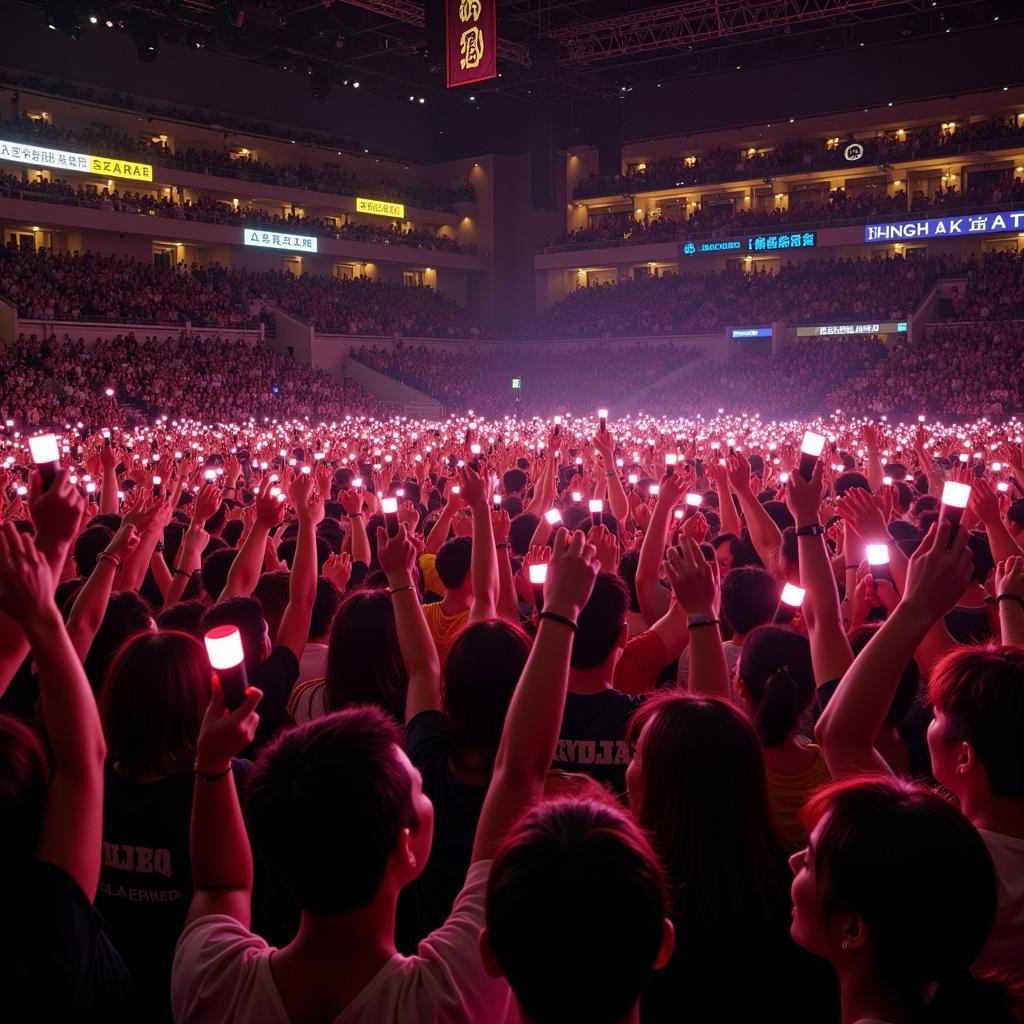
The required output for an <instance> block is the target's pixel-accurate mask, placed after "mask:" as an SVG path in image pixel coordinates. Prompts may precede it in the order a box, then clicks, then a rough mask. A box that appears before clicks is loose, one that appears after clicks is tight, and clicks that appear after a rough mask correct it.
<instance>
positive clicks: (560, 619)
mask: <svg viewBox="0 0 1024 1024" xmlns="http://www.w3.org/2000/svg"><path fill="white" fill-rule="evenodd" d="M537 618H538V619H541V620H543V619H547V620H548V621H549V622H557V623H559V624H560V625H562V626H568V627H569V628H570V629H571V630H572V631H573V632H574V633H578V632H579V629H580V627H579V626H577V625H576V623H575V622H573V621H572V619H567V618H566V617H565V616H564V615H557V614H556V613H555V612H541V613H540V614H539V615H538V616H537Z"/></svg>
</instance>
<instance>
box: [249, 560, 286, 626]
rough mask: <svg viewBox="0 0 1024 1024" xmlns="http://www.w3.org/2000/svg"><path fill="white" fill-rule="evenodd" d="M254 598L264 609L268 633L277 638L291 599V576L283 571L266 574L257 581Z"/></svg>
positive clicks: (253, 593) (262, 574)
mask: <svg viewBox="0 0 1024 1024" xmlns="http://www.w3.org/2000/svg"><path fill="white" fill-rule="evenodd" d="M252 596H253V597H255V598H256V600H257V601H259V603H260V607H261V608H262V609H263V618H264V619H266V621H267V631H268V632H269V633H270V635H271V636H272V637H274V636H277V630H278V627H280V625H281V618H282V616H283V615H284V610H285V608H287V607H288V601H289V600H290V598H291V575H290V574H289V573H287V572H285V571H284V570H283V569H278V570H277V571H276V572H264V573H261V574H260V578H259V579H258V580H257V581H256V586H255V587H254V588H253V592H252Z"/></svg>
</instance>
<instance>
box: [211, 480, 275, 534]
mask: <svg viewBox="0 0 1024 1024" xmlns="http://www.w3.org/2000/svg"><path fill="white" fill-rule="evenodd" d="M270 492H271V487H270V486H269V485H264V486H263V487H261V488H260V493H259V494H257V495H256V522H255V525H256V526H258V527H259V528H260V529H264V530H272V529H273V528H274V527H275V526H277V525H278V524H279V523H281V522H283V521H284V504H285V503H284V502H283V501H281V500H280V497H279V496H278V495H275V494H271V493H270ZM199 493H200V494H202V491H200V492H199ZM193 522H199V523H205V522H206V520H205V519H204V518H203V517H202V516H194V517H193Z"/></svg>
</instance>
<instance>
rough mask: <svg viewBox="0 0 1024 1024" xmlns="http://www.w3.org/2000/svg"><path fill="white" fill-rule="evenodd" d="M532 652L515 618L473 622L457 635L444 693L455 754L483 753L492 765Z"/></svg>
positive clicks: (461, 756)
mask: <svg viewBox="0 0 1024 1024" xmlns="http://www.w3.org/2000/svg"><path fill="white" fill-rule="evenodd" d="M529 653H530V642H529V639H528V638H527V636H526V634H525V633H524V632H523V631H522V630H521V629H520V628H519V627H518V626H515V625H513V624H512V623H511V622H506V621H504V620H503V619H489V620H487V621H484V622H473V623H471V624H470V625H468V626H466V627H465V628H464V629H462V630H461V631H460V632H459V634H458V635H457V636H456V637H455V640H454V642H453V643H452V645H451V647H450V648H449V651H448V660H447V661H446V662H445V667H444V682H443V685H442V697H443V700H444V712H445V717H446V718H447V719H448V729H449V733H450V735H451V744H452V746H451V751H452V757H453V758H454V759H455V760H456V761H459V762H462V761H465V760H466V758H467V756H468V755H470V754H474V753H475V754H479V755H482V757H483V760H484V761H485V763H486V767H487V768H488V769H490V768H491V767H492V766H493V765H494V758H495V757H496V756H497V753H498V744H499V743H500V742H501V730H502V727H503V726H504V724H505V714H506V712H507V711H508V705H509V702H510V701H511V700H512V694H513V692H514V691H515V688H516V683H517V682H518V680H519V676H520V674H521V673H522V671H523V666H524V665H525V664H526V658H527V656H528V655H529Z"/></svg>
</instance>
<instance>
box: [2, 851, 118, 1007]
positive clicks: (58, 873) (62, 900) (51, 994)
mask: <svg viewBox="0 0 1024 1024" xmlns="http://www.w3.org/2000/svg"><path fill="white" fill-rule="evenodd" d="M4 886H5V889H6V892H5V893H4V899H3V912H2V913H0V991H2V993H3V995H2V997H0V998H2V1000H3V1004H2V1005H3V1009H2V1011H0V1017H2V1019H3V1020H4V1021H5V1024H6V1022H9V1024H30V1022H33V1024H34V1022H36V1021H75V1022H76V1024H77V1022H82V1021H96V1022H101V1021H102V1022H103V1024H117V1022H120V1021H130V1020H133V1019H135V1014H134V1009H133V1007H134V999H133V995H132V980H131V977H130V976H129V974H128V970H127V969H126V967H125V965H124V964H123V963H122V961H121V958H120V957H119V956H118V954H117V951H116V950H115V949H114V946H113V944H112V943H111V942H110V940H109V939H108V938H107V936H106V935H105V934H104V930H103V918H102V917H101V916H100V915H99V914H98V913H97V911H96V910H95V909H94V908H93V907H92V905H91V904H90V903H89V900H88V899H87V898H86V895H85V893H84V892H82V889H81V887H80V886H79V884H78V883H77V882H76V881H75V880H74V879H73V878H72V877H71V875H69V874H68V873H67V872H66V871H64V869H63V868H59V867H57V865H56V864H49V863H46V862H44V861H33V862H32V863H31V864H28V865H27V866H26V867H25V869H24V870H23V871H22V872H21V873H20V874H19V875H18V876H17V877H8V878H6V879H4Z"/></svg>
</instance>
